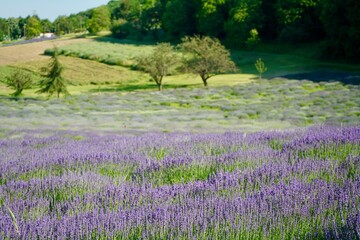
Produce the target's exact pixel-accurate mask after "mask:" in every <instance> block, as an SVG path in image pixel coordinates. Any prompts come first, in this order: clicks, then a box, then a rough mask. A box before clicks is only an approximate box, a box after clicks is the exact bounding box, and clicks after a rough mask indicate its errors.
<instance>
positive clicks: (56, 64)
mask: <svg viewBox="0 0 360 240" xmlns="http://www.w3.org/2000/svg"><path fill="white" fill-rule="evenodd" d="M43 71H44V72H45V74H44V75H43V76H44V77H45V78H44V79H43V80H41V81H40V90H38V91H37V93H48V94H49V95H50V96H52V95H53V94H54V93H56V95H57V98H59V97H60V93H62V94H69V92H68V91H67V89H66V83H65V81H64V79H63V77H62V74H63V67H62V65H61V63H60V61H59V57H58V50H57V49H55V51H54V54H53V56H52V57H51V62H50V64H49V66H48V67H47V68H44V69H43Z"/></svg>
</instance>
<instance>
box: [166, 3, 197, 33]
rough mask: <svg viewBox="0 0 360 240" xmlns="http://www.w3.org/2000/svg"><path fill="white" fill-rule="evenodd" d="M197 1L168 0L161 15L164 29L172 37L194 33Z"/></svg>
mask: <svg viewBox="0 0 360 240" xmlns="http://www.w3.org/2000/svg"><path fill="white" fill-rule="evenodd" d="M197 3H198V2H197V1H188V0H187V1H184V0H172V1H168V2H167V4H166V7H165V12H164V14H163V16H162V24H163V28H164V30H165V31H166V32H167V33H168V35H169V36H170V37H172V38H181V37H183V36H186V35H193V34H194V33H196V24H195V23H196V13H197Z"/></svg>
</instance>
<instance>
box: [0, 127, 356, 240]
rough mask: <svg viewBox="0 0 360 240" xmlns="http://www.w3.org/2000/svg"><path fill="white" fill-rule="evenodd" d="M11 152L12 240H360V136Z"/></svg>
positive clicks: (78, 141) (73, 141)
mask: <svg viewBox="0 0 360 240" xmlns="http://www.w3.org/2000/svg"><path fill="white" fill-rule="evenodd" d="M41 134H42V132H41V131H40V130H34V131H30V130H29V131H27V132H26V134H25V135H23V136H22V137H19V138H15V139H2V140H0V196H1V200H0V201H1V205H2V207H1V208H0V239H358V238H359V237H360V126H359V125H358V126H353V127H331V126H325V125H323V126H316V127H310V128H306V129H302V130H292V131H291V130H288V131H281V132H280V131H279V132H275V131H273V132H258V133H248V134H244V133H240V132H227V133H217V134H209V133H146V134H141V135H138V136H125V135H109V134H102V135H98V134H95V133H90V132H89V133H84V132H69V131H59V132H57V133H56V134H54V135H52V136H46V137H33V136H34V135H38V136H41Z"/></svg>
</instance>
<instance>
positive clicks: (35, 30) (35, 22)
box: [24, 16, 42, 39]
mask: <svg viewBox="0 0 360 240" xmlns="http://www.w3.org/2000/svg"><path fill="white" fill-rule="evenodd" d="M24 31H25V32H24V34H25V36H26V38H27V39H30V38H33V37H38V36H39V35H40V33H41V31H42V26H41V21H40V20H39V19H38V18H37V16H32V17H30V18H29V19H27V25H26V28H25V30H24Z"/></svg>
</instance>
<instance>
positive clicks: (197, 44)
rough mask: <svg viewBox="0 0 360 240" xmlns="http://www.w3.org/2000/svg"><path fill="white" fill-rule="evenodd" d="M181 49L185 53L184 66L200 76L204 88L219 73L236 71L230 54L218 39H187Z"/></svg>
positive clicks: (197, 37) (183, 41) (184, 39)
mask: <svg viewBox="0 0 360 240" xmlns="http://www.w3.org/2000/svg"><path fill="white" fill-rule="evenodd" d="M181 49H182V50H183V51H184V52H185V58H184V64H185V68H186V70H187V71H189V72H191V73H195V74H198V75H200V77H201V79H202V81H203V83H204V86H205V87H206V86H207V84H208V83H207V80H208V79H209V78H211V77H212V76H215V75H216V74H219V73H226V72H230V71H235V70H236V67H235V64H234V62H233V61H232V60H231V59H230V52H229V51H228V50H226V49H225V47H224V46H223V45H222V44H221V43H220V41H219V40H218V39H215V38H210V37H200V36H195V37H185V38H183V39H182V43H181Z"/></svg>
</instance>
